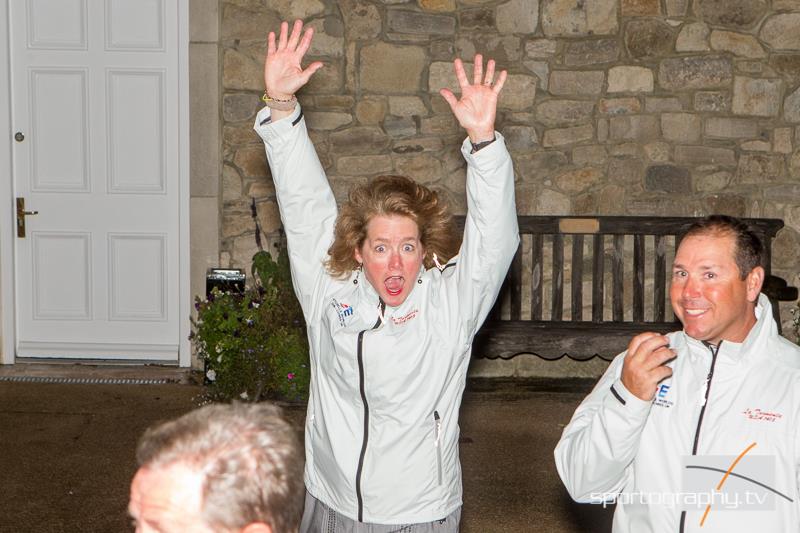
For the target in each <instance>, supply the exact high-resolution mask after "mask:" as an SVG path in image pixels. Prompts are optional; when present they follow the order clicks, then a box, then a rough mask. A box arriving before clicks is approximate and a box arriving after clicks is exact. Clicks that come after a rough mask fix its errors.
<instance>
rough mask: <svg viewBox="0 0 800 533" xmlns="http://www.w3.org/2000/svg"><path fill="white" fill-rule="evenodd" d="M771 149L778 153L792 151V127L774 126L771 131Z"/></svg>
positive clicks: (789, 152)
mask: <svg viewBox="0 0 800 533" xmlns="http://www.w3.org/2000/svg"><path fill="white" fill-rule="evenodd" d="M772 149H773V150H774V151H775V152H777V153H779V154H791V153H792V128H775V130H774V131H773V132H772Z"/></svg>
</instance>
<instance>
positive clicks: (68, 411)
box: [0, 371, 610, 533]
mask: <svg viewBox="0 0 800 533" xmlns="http://www.w3.org/2000/svg"><path fill="white" fill-rule="evenodd" d="M17 372H19V371H17ZM120 372H123V371H120ZM43 373H46V372H43ZM83 374H85V372H83ZM100 374H102V372H100ZM0 378H3V372H0ZM587 385H588V384H587V383H586V382H577V381H576V382H557V381H546V382H545V381H491V380H481V381H473V382H471V383H470V386H469V390H468V392H467V394H466V396H465V399H464V405H463V408H462V413H461V426H462V444H461V458H462V465H463V474H464V493H465V494H464V499H465V506H464V511H463V528H462V531H463V532H464V533H479V532H480V533H484V532H489V533H494V532H528V531H530V532H547V533H573V532H574V533H577V532H595V531H597V532H602V531H610V512H609V511H603V510H602V509H600V508H597V507H594V506H585V505H580V506H579V505H576V504H573V503H572V502H571V500H570V499H569V497H568V496H567V495H566V493H565V491H564V489H563V488H562V486H561V483H560V481H559V480H558V477H557V474H556V472H555V467H554V466H553V459H552V450H553V447H554V445H555V443H556V441H557V440H558V437H559V435H560V433H561V429H562V428H563V425H564V424H565V423H566V422H567V421H568V420H569V417H570V416H571V414H572V411H573V410H574V408H575V406H576V405H577V404H578V402H579V401H580V399H581V398H582V397H583V396H584V395H585V392H586V390H587ZM199 392H200V388H199V387H197V386H195V385H188V384H166V385H153V384H149V385H132V384H117V385H108V384H54V383H36V382H25V383H21V382H7V381H0V532H9V533H12V532H13V533H17V532H19V533H24V532H28V531H30V532H34V531H36V532H62V531H63V532H92V531H97V532H117V531H131V528H130V524H129V520H128V518H127V515H126V512H125V509H126V505H127V498H128V484H129V482H130V478H131V476H132V474H133V472H134V469H135V468H134V457H133V451H134V447H135V443H136V440H137V438H138V437H139V435H140V434H141V433H142V431H143V430H144V429H145V428H146V427H147V426H149V425H150V424H152V423H153V422H155V421H157V420H160V419H167V418H173V417H175V416H178V415H180V414H181V413H184V412H186V411H188V410H190V409H192V408H193V407H194V401H195V397H196V395H197V394H198V393H199ZM289 416H290V418H291V419H292V420H293V421H295V422H296V423H297V424H298V427H299V426H300V425H301V424H302V420H303V416H304V412H303V410H302V409H298V408H294V409H290V411H289Z"/></svg>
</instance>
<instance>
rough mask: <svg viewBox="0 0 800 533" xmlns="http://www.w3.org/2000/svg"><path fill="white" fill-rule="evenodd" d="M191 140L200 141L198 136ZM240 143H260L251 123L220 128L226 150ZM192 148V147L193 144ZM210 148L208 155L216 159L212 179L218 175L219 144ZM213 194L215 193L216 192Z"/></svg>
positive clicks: (194, 159)
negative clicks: (211, 151)
mask: <svg viewBox="0 0 800 533" xmlns="http://www.w3.org/2000/svg"><path fill="white" fill-rule="evenodd" d="M209 114H210V113H209ZM208 134H209V135H213V136H214V137H216V136H217V135H218V133H217V132H216V131H215V132H208ZM192 142H193V143H197V144H198V145H199V144H200V142H201V139H200V138H196V137H192ZM242 144H261V138H260V137H259V136H258V134H256V132H255V131H253V125H252V124H248V123H247V122H240V123H239V124H236V125H225V126H224V127H223V128H222V146H223V148H224V149H225V150H227V149H229V148H231V147H235V146H239V145H242ZM192 148H193V149H194V146H193V147H192ZM198 149H199V148H198ZM212 150H213V152H214V153H213V154H210V155H213V156H214V157H216V161H217V164H216V166H214V167H213V178H214V180H217V178H218V177H219V146H218V144H217V145H214V148H213V149H212ZM195 161H197V159H196V158H194V157H193V158H192V164H194V163H195ZM193 179H194V178H193ZM193 186H194V185H193ZM214 190H215V191H216V185H215V187H214ZM192 194H194V191H193V192H192ZM214 195H216V193H215V194H214ZM198 196H206V195H198Z"/></svg>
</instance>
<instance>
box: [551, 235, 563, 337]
mask: <svg viewBox="0 0 800 533" xmlns="http://www.w3.org/2000/svg"><path fill="white" fill-rule="evenodd" d="M552 273H553V278H552V279H553V283H552V289H553V296H552V298H551V304H552V305H551V311H550V320H552V321H554V322H560V321H561V320H563V319H564V234H562V233H556V234H555V235H553V270H552Z"/></svg>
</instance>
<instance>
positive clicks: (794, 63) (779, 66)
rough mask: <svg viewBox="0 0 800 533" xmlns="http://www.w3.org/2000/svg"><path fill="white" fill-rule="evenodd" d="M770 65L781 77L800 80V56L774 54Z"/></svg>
mask: <svg viewBox="0 0 800 533" xmlns="http://www.w3.org/2000/svg"><path fill="white" fill-rule="evenodd" d="M769 64H770V66H772V68H774V69H775V70H776V71H777V72H778V74H780V75H781V76H785V77H787V78H790V79H792V80H794V81H798V80H800V54H796V53H795V54H773V55H772V56H771V57H770V59H769Z"/></svg>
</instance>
